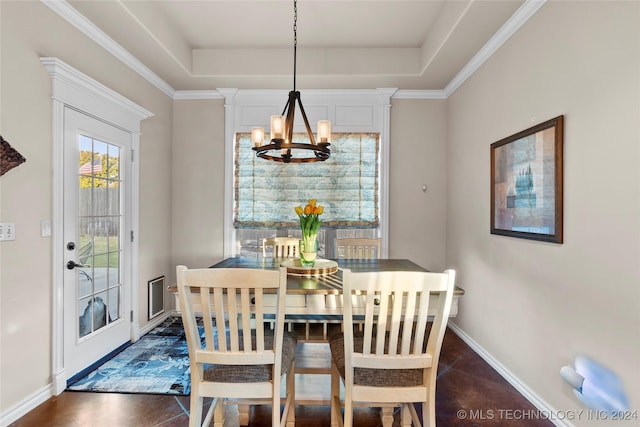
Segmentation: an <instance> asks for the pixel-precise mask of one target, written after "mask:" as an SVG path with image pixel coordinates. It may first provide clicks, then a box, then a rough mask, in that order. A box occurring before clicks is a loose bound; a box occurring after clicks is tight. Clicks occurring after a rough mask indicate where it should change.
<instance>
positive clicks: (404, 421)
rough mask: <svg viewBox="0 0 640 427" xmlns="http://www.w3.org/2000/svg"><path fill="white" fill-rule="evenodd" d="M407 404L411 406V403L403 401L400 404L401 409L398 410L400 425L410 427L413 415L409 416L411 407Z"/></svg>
mask: <svg viewBox="0 0 640 427" xmlns="http://www.w3.org/2000/svg"><path fill="white" fill-rule="evenodd" d="M409 405H411V406H413V403H403V404H402V406H401V408H402V409H401V412H400V416H401V420H400V424H401V425H402V427H411V420H412V418H413V417H412V416H411V409H410V408H409ZM416 426H417V424H416Z"/></svg>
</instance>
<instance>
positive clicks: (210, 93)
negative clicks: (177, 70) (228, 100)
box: [173, 90, 224, 99]
mask: <svg viewBox="0 0 640 427" xmlns="http://www.w3.org/2000/svg"><path fill="white" fill-rule="evenodd" d="M173 99H224V95H223V94H221V93H220V92H219V91H217V90H176V91H175V92H174V94H173Z"/></svg>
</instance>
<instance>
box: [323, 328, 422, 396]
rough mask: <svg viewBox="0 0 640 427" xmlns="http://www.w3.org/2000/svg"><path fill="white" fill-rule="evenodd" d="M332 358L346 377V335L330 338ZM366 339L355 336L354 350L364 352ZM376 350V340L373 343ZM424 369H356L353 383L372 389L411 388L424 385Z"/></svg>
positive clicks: (342, 375)
mask: <svg viewBox="0 0 640 427" xmlns="http://www.w3.org/2000/svg"><path fill="white" fill-rule="evenodd" d="M329 346H330V348H331V357H332V358H333V361H334V363H335V364H336V366H337V367H338V371H339V372H340V376H341V377H342V378H343V379H344V376H345V369H344V367H345V359H344V334H342V333H340V334H336V335H333V336H332V337H330V338H329ZM363 346H364V338H363V337H362V334H354V337H353V349H354V351H356V352H362V347H363ZM371 346H372V348H375V340H374V342H373V343H372V345H371ZM422 377H423V370H422V369H373V368H355V369H354V373H353V383H354V384H357V385H365V386H372V387H411V386H418V385H422Z"/></svg>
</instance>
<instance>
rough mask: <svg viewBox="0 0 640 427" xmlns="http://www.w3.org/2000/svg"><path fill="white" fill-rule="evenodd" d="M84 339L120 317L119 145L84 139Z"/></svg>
mask: <svg viewBox="0 0 640 427" xmlns="http://www.w3.org/2000/svg"><path fill="white" fill-rule="evenodd" d="M79 143H80V164H79V166H78V168H79V169H78V177H79V179H78V183H79V192H78V234H77V236H78V263H79V264H81V267H80V268H79V271H78V272H79V280H78V295H77V298H78V306H79V309H80V313H82V315H81V316H80V317H79V318H78V321H79V325H78V326H79V327H78V331H79V336H80V337H83V336H85V335H87V334H89V333H91V332H94V331H96V330H98V329H100V328H102V327H104V326H106V325H107V324H109V323H111V322H113V321H115V320H117V319H118V318H119V317H120V305H121V301H120V298H121V293H122V289H121V281H120V254H121V249H120V241H119V240H120V238H119V236H120V229H121V224H122V215H121V212H120V199H121V197H122V196H121V194H120V189H121V180H120V147H118V146H116V145H113V144H109V143H107V142H104V141H100V140H97V139H94V138H91V137H87V136H84V135H80V141H79Z"/></svg>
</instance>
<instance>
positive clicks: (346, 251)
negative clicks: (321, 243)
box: [336, 238, 380, 259]
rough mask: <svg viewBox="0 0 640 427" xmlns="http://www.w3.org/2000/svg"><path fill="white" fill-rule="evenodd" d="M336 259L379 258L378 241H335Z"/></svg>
mask: <svg viewBox="0 0 640 427" xmlns="http://www.w3.org/2000/svg"><path fill="white" fill-rule="evenodd" d="M336 252H337V257H336V258H347V259H374V258H380V239H379V238H376V239H372V238H340V239H336Z"/></svg>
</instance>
